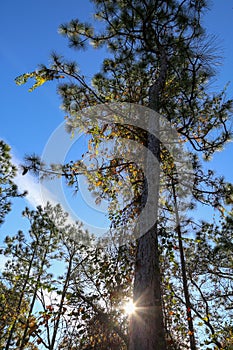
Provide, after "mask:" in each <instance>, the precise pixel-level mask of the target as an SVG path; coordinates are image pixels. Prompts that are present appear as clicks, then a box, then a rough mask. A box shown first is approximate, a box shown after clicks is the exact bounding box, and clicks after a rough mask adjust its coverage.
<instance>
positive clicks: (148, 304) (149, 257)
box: [129, 49, 167, 350]
mask: <svg viewBox="0 0 233 350" xmlns="http://www.w3.org/2000/svg"><path fill="white" fill-rule="evenodd" d="M159 58H160V64H161V65H160V67H161V69H160V74H159V77H158V79H157V81H156V82H155V83H154V84H153V85H152V86H151V87H150V89H149V108H151V109H152V110H154V111H155V117H154V118H153V120H150V123H152V125H149V128H148V130H149V131H150V132H149V133H148V137H147V148H148V150H149V151H150V152H152V153H153V156H154V157H155V158H156V159H157V166H155V167H154V168H152V167H151V164H150V162H149V160H148V159H147V174H148V175H147V176H148V177H149V178H150V179H149V181H147V183H155V184H156V185H155V186H153V191H154V192H155V193H154V195H153V198H154V199H153V200H154V203H153V205H152V210H151V211H150V213H148V215H153V216H154V218H155V220H154V222H155V223H154V225H153V227H151V228H150V229H149V231H148V232H146V233H145V234H143V235H142V236H141V237H140V238H139V239H138V241H137V252H136V261H135V277H134V291H133V295H134V303H135V306H136V311H135V313H134V314H133V315H132V316H131V322H130V341H129V350H166V340H165V329H164V323H163V311H162V297H161V287H160V285H161V276H160V264H159V250H158V234H157V217H158V201H159V178H160V166H159V159H160V140H159V127H160V125H159V115H158V114H157V112H158V111H159V105H160V96H161V92H162V90H163V87H164V85H165V81H166V74H167V56H166V53H165V52H164V51H163V50H162V49H161V56H160V57H159ZM152 130H153V131H154V132H152ZM146 180H148V179H146ZM151 181H152V182H151ZM146 187H147V186H146V185H145V186H144V194H143V196H142V207H143V206H144V205H145V203H146V201H147V198H146V197H147V193H148V191H150V188H148V189H147V188H146ZM148 219H149V218H148ZM141 229H142V231H141V232H143V225H142V228H141Z"/></svg>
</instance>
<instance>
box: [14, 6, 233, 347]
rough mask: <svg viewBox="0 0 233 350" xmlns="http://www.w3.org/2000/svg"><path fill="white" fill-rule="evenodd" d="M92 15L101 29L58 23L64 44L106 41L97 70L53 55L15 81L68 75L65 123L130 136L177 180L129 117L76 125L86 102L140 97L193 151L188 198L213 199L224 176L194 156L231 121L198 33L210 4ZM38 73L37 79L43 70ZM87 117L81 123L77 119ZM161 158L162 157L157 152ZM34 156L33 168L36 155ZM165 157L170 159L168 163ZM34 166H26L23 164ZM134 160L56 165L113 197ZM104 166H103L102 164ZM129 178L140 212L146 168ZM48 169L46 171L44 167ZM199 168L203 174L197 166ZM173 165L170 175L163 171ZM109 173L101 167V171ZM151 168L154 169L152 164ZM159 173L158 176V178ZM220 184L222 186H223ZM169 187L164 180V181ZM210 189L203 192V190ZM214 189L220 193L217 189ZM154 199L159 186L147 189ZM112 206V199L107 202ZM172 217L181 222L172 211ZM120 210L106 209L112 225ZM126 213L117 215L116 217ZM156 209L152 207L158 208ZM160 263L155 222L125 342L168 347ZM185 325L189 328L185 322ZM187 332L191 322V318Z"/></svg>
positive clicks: (99, 10)
mask: <svg viewBox="0 0 233 350" xmlns="http://www.w3.org/2000/svg"><path fill="white" fill-rule="evenodd" d="M93 2H94V4H95V6H96V13H95V17H96V18H97V19H98V20H99V21H100V23H101V26H102V27H101V30H99V32H98V29H95V28H93V27H92V26H91V25H88V24H84V23H81V22H80V21H79V20H72V21H71V22H70V23H68V24H64V25H61V27H60V32H61V34H62V35H64V36H66V37H67V38H68V40H69V44H70V46H71V47H74V48H76V49H82V48H84V47H85V46H86V45H87V43H91V45H92V46H94V47H95V48H98V47H103V46H105V47H107V48H108V50H109V53H110V58H107V59H105V60H104V62H103V67H102V71H101V72H100V73H98V74H96V75H95V76H94V78H93V81H92V86H90V85H89V84H88V83H87V82H86V80H85V77H84V76H83V75H81V74H80V73H79V71H78V69H77V65H76V63H74V62H71V63H70V62H67V61H66V60H65V59H63V58H61V57H59V56H58V55H56V54H53V56H52V59H53V63H52V65H51V66H49V67H46V66H41V67H40V69H39V70H37V71H35V72H32V73H30V74H24V75H23V76H20V77H18V78H17V83H18V84H21V83H25V82H26V81H27V79H28V78H33V77H34V78H35V79H36V83H35V85H34V86H33V87H32V89H33V88H35V87H37V86H38V85H41V84H42V83H44V82H46V81H47V80H52V79H59V78H65V77H68V78H71V79H72V82H71V83H70V82H67V83H63V84H60V85H59V88H58V91H59V94H60V95H61V97H62V100H63V108H64V109H65V110H66V112H67V113H68V120H69V125H70V126H71V129H72V128H73V129H74V128H75V127H77V126H79V127H84V126H85V127H86V129H87V133H89V135H91V142H90V143H92V144H93V145H94V146H95V147H96V146H97V145H98V144H99V143H100V139H101V140H103V141H104V140H106V139H109V138H111V137H112V138H113V137H126V135H127V137H128V138H129V139H131V140H137V142H139V143H141V144H142V145H144V146H146V147H147V148H148V149H149V150H150V151H152V153H153V154H154V156H155V157H156V158H157V159H161V162H162V166H163V167H164V169H163V170H164V171H165V173H166V174H167V177H168V178H169V181H170V182H169V184H170V185H171V184H173V185H174V181H175V180H176V174H174V172H172V170H171V169H170V168H171V165H172V163H173V160H172V159H169V156H168V155H166V152H165V151H164V150H163V147H162V145H160V142H159V141H158V140H156V139H155V138H153V137H152V135H151V134H150V133H148V132H145V130H141V129H140V128H137V127H135V126H129V125H125V126H122V125H119V124H117V123H115V124H113V125H112V124H108V125H103V124H101V123H100V125H99V127H93V125H92V124H91V123H90V125H86V124H85V125H83V123H82V122H83V121H82V119H81V118H80V119H79V117H80V111H82V109H83V108H84V107H90V106H95V105H96V104H98V103H104V102H110V101H117V102H128V103H137V104H139V105H142V106H145V107H149V108H150V109H152V110H153V111H154V112H159V113H160V114H161V115H163V116H164V117H165V118H166V120H167V121H169V122H171V123H172V124H173V125H174V126H175V127H176V130H177V131H178V133H179V135H180V141H181V143H182V142H186V143H187V144H188V145H189V148H190V149H191V151H192V152H193V154H194V156H193V168H194V189H193V197H194V199H195V200H197V201H199V202H201V201H203V202H208V203H210V202H211V200H210V197H211V193H215V200H216V201H217V202H218V203H216V205H219V203H220V202H221V200H222V198H223V197H224V195H225V194H226V184H225V183H224V182H221V181H219V182H217V184H215V183H214V180H213V177H212V174H207V175H206V174H205V173H204V171H203V170H201V168H200V165H199V164H198V161H197V158H198V157H199V154H201V155H203V156H204V157H205V158H207V159H208V158H210V157H211V155H212V154H214V153H215V152H216V151H217V150H219V149H221V148H222V147H223V146H224V144H225V142H226V141H228V140H229V138H230V132H229V130H228V120H229V111H230V109H231V106H232V101H231V100H229V101H228V100H226V99H225V91H221V92H220V93H215V94H213V93H211V92H210V91H209V89H208V88H207V86H208V81H209V80H210V79H211V78H212V77H213V76H214V74H215V72H214V69H213V67H214V63H215V62H216V58H215V57H214V55H213V53H212V44H213V43H212V39H211V38H208V37H207V36H206V35H205V31H204V29H203V27H202V21H201V20H202V14H203V12H204V11H205V10H206V9H207V3H206V1H204V0H198V1H192V0H183V1H175V0H169V1H150V0H144V1H137V0H135V1H132V0H130V1H129V0H116V1H114V2H112V1H109V0H94V1H93ZM42 78H43V79H42ZM84 123H85V122H84ZM157 124H158V120H156V118H155V119H154V125H153V127H155V128H158V125H157ZM162 158H164V159H163V160H162ZM31 161H32V167H33V166H34V168H35V164H36V165H37V167H38V170H43V168H42V167H41V164H40V163H39V162H38V161H37V162H33V159H31ZM169 162H170V163H169ZM30 167H31V166H30V165H28V168H30ZM132 167H135V165H132V164H129V162H125V163H124V162H123V161H122V159H118V160H117V161H115V163H114V164H113V163H112V162H111V161H109V162H108V164H107V165H106V164H102V166H100V167H99V168H98V169H97V170H96V173H94V172H91V173H90V172H88V170H87V169H86V168H85V166H83V165H82V163H81V162H80V161H77V162H73V163H72V164H67V165H65V166H62V167H61V168H60V170H61V172H60V175H64V176H65V178H66V179H67V182H68V184H71V185H73V184H75V182H76V176H77V174H79V173H81V172H82V173H85V174H87V176H88V178H89V180H90V182H91V184H92V185H91V186H92V188H93V186H98V188H99V194H100V197H101V196H102V197H103V198H104V197H106V196H108V198H109V199H110V200H112V201H114V200H115V198H116V194H115V192H116V191H115V192H114V190H112V186H111V188H110V184H113V183H115V184H116V183H118V185H119V178H120V177H121V174H122V173H124V172H126V173H127V174H128V175H129V174H131V169H132ZM169 167H170V168H169ZM106 169H108V170H111V171H108V172H107V170H106ZM134 170H137V171H136V174H135V177H134V181H135V182H136V183H137V186H136V189H135V192H136V193H138V196H137V200H135V201H134V202H132V203H131V205H130V206H129V207H130V208H129V211H127V210H126V211H125V212H124V213H125V216H126V218H127V216H128V217H130V215H129V213H130V214H132V213H133V214H134V215H135V214H136V212H137V210H138V209H139V211H141V209H142V207H143V206H144V204H145V200H146V199H145V198H146V184H145V179H144V177H143V174H142V173H141V172H140V170H138V169H134ZM52 171H53V169H52V170H51V172H52ZM200 172H201V173H202V176H201V175H200ZM171 173H172V176H170V174H171ZM106 175H107V176H106ZM155 176H158V172H157V174H156V175H155ZM155 181H156V179H155ZM221 184H222V187H221ZM202 185H204V186H207V187H208V186H210V187H211V188H212V189H211V191H210V192H208V191H205V190H204V191H203V190H201V186H202ZM167 188H169V187H167ZM173 190H174V191H173V205H174V203H176V202H174V200H175V199H176V188H175V187H174V186H173ZM206 193H207V194H209V198H207V197H208V195H207V196H205V195H206ZM218 195H219V196H218ZM154 196H155V198H156V199H155V201H156V202H157V210H158V206H159V188H158V189H157V193H154ZM113 208H115V207H114V206H113ZM175 212H176V214H177V215H176V219H177V220H176V224H177V225H178V226H177V228H176V230H178V228H179V221H180V219H179V216H178V210H176V211H175ZM119 213H121V214H122V212H119V211H118V212H117V213H116V212H115V213H114V209H113V213H112V216H111V218H112V219H113V221H115V225H117V224H118V223H119V222H120V221H119V220H120V219H119ZM122 217H123V218H124V215H123V216H122ZM155 217H156V218H157V213H156V212H155ZM177 233H178V235H179V243H180V252H181V254H182V239H183V238H182V232H181V231H179V232H178V231H177ZM184 259H185V257H184V256H183V255H182V258H181V265H182V266H183V275H182V278H183V283H184V284H183V285H184V287H185V289H186V291H185V295H186V307H187V309H188V315H187V316H188V318H190V321H191V318H192V315H191V310H190V309H191V307H190V306H191V305H189V304H190V302H189V297H188V290H187V283H186V282H185V281H186V268H185V265H184V262H185V260H184ZM160 272H161V266H160V259H159V237H158V224H157V221H156V224H155V225H154V226H153V227H152V228H151V229H150V230H149V231H148V232H146V233H145V232H143V234H142V235H141V237H140V238H138V240H137V250H136V257H135V278H134V301H135V304H136V306H137V311H136V313H135V315H134V316H133V317H132V320H131V326H130V327H131V328H130V332H129V333H130V342H129V349H130V350H137V349H138V350H143V349H145V350H150V349H151V350H152V349H153V350H154V349H159V350H163V349H166V347H167V345H166V340H165V329H164V328H165V327H164V323H163V319H164V314H163V304H162V296H161V273H160ZM190 327H191V329H190ZM189 331H190V332H191V333H192V332H193V330H192V325H191V322H190V323H189ZM191 333H190V335H191V336H190V343H191V345H190V346H191V349H192V350H194V349H196V345H195V340H194V338H193V337H192V335H193V334H191Z"/></svg>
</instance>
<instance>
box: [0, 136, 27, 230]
mask: <svg viewBox="0 0 233 350" xmlns="http://www.w3.org/2000/svg"><path fill="white" fill-rule="evenodd" d="M10 149H11V148H10V146H8V145H7V144H6V143H5V142H4V141H3V140H0V169H1V172H0V225H1V224H2V223H3V221H4V218H5V216H6V214H7V213H8V212H9V211H10V210H11V201H10V198H14V197H20V196H23V195H25V193H24V194H21V195H20V194H19V192H18V188H17V185H16V184H15V183H14V177H15V176H16V172H17V169H16V167H15V166H14V165H13V164H12V161H11V155H10Z"/></svg>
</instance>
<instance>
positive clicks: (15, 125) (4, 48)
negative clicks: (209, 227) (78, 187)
mask: <svg viewBox="0 0 233 350" xmlns="http://www.w3.org/2000/svg"><path fill="white" fill-rule="evenodd" d="M211 3H212V5H211V7H212V9H211V11H210V12H208V13H207V15H206V19H205V23H206V28H207V31H208V32H210V33H213V34H215V35H217V37H218V41H219V46H220V47H221V49H222V51H223V60H222V67H220V68H219V74H218V76H217V79H216V82H215V84H214V86H215V87H216V90H218V89H220V88H221V87H223V86H224V85H225V84H226V83H227V82H229V81H232V83H231V84H230V86H229V89H228V93H229V96H230V97H232V96H233V88H232V86H233V85H232V84H233V77H232V75H233V40H232V38H233V26H232V23H233V2H232V0H223V1H220V0H213V1H212V2H211ZM0 13H1V21H0V33H1V46H0V61H1V65H0V67H1V68H0V70H1V73H0V74H1V76H0V82H1V88H0V101H1V128H0V138H3V139H4V140H5V141H6V142H8V143H9V144H10V145H11V147H12V149H13V153H14V156H15V157H16V158H17V159H22V158H23V156H24V155H25V153H26V154H28V153H29V154H30V153H33V152H35V153H37V154H41V152H42V151H43V148H44V146H45V144H46V142H47V140H48V138H49V137H50V135H51V133H52V132H53V131H54V129H55V128H56V127H57V126H58V125H59V124H60V123H61V122H62V121H63V118H64V114H63V112H62V111H61V110H60V109H59V105H60V100H59V98H58V96H57V95H56V87H55V84H53V83H48V84H46V85H45V86H43V87H41V88H38V89H36V90H35V91H34V92H32V93H29V92H28V89H27V86H21V87H18V86H16V85H15V83H14V79H15V77H17V76H18V75H20V74H22V73H25V72H30V71H33V70H34V69H35V67H36V66H37V64H39V63H47V62H48V59H49V54H50V52H51V51H56V52H58V53H61V54H63V55H64V56H66V57H68V58H72V59H76V60H77V62H78V63H79V65H80V67H81V68H82V70H83V73H84V74H85V75H87V76H88V77H89V76H91V75H92V73H94V72H96V71H97V70H98V68H99V67H100V64H101V58H102V57H103V54H102V53H101V52H98V51H95V55H93V54H91V55H90V53H89V52H88V51H87V52H84V53H80V52H76V51H73V50H71V49H68V47H67V42H66V40H65V39H64V38H63V37H61V36H60V35H59V34H58V32H57V28H58V26H59V25H60V24H61V23H64V22H68V21H69V20H70V19H72V18H80V19H81V20H85V21H90V20H91V19H92V13H93V10H92V4H90V3H89V1H88V0H67V1H63V0H41V1H39V2H35V1H31V0H21V1H12V0H11V1H1V4H0ZM232 156H233V145H232V144H229V145H228V146H227V148H226V150H225V151H224V152H223V153H220V154H218V155H217V156H216V157H215V158H214V161H213V166H214V167H215V168H216V169H217V170H218V173H219V174H222V175H225V176H226V177H227V178H228V179H229V180H231V181H233V174H232V170H231V164H232ZM24 205H25V203H23V204H20V205H19V204H16V205H15V209H14V211H13V212H12V214H10V218H11V219H12V220H10V221H11V222H10V223H8V226H3V229H6V227H7V228H8V229H9V227H10V229H12V228H13V227H14V226H13V223H14V218H15V215H19V214H18V212H19V210H21V209H22V208H23V206H24ZM17 210H18V212H17ZM16 212H17V214H16ZM89 215H90V213H89V214H88V216H89ZM95 215H98V213H96V214H95ZM95 215H93V217H92V218H93V220H96V218H97V216H95ZM17 221H18V220H17Z"/></svg>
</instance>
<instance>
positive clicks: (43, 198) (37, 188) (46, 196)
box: [12, 156, 59, 208]
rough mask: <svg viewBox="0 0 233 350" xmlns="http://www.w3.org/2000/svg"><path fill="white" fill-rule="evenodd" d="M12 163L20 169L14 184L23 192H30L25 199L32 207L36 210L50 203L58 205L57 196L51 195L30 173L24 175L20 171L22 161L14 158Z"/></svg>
mask: <svg viewBox="0 0 233 350" xmlns="http://www.w3.org/2000/svg"><path fill="white" fill-rule="evenodd" d="M12 162H13V163H14V164H15V165H16V166H17V167H18V173H17V176H16V177H15V179H14V182H15V183H16V185H17V186H18V188H19V190H20V191H21V192H23V191H27V192H28V193H27V195H26V197H25V199H26V201H27V202H28V203H29V204H30V205H32V206H33V207H34V208H36V207H37V206H38V205H41V206H44V205H45V204H46V202H50V203H51V204H53V205H56V204H58V202H59V201H58V199H57V198H56V196H55V195H54V194H53V193H51V192H50V191H49V190H48V189H47V188H46V187H45V186H44V185H43V184H42V183H41V182H40V181H38V180H37V179H36V178H35V177H33V176H32V175H31V174H30V173H27V174H26V175H22V172H21V171H20V164H22V161H20V160H19V159H18V158H16V157H15V156H13V157H12Z"/></svg>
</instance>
